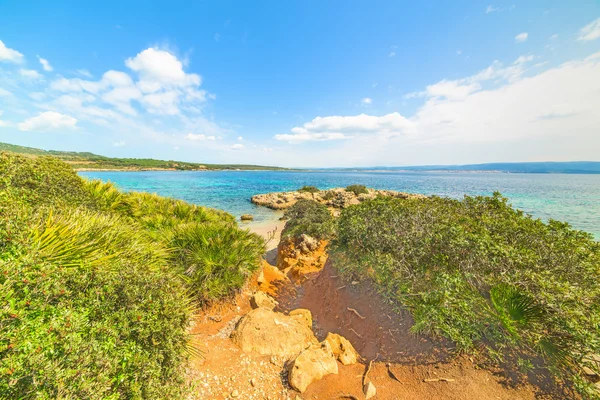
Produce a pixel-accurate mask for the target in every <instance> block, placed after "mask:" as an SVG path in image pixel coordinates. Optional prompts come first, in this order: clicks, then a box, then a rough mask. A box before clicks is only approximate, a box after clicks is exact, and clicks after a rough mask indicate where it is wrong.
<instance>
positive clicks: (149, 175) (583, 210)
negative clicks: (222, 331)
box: [80, 171, 600, 239]
mask: <svg viewBox="0 0 600 400" xmlns="http://www.w3.org/2000/svg"><path fill="white" fill-rule="evenodd" d="M80 175H81V176H84V177H86V178H92V179H95V178H97V179H102V180H103V181H111V182H113V183H115V184H116V185H117V186H118V187H120V188H122V189H124V190H136V191H146V192H156V193H158V194H160V195H163V196H169V197H174V198H178V199H182V200H186V201H188V202H191V203H196V204H200V205H204V206H208V207H214V208H219V209H222V210H225V211H228V212H230V213H232V214H234V215H236V216H240V215H241V214H246V213H248V214H253V215H254V216H255V220H257V221H264V220H267V219H271V218H273V217H274V216H276V215H277V214H276V213H275V212H273V211H271V210H268V209H266V208H264V207H257V206H255V205H253V204H252V203H250V197H251V196H252V195H254V194H258V193H267V192H279V191H288V190H295V189H298V188H300V187H302V186H304V185H312V186H317V187H319V188H321V189H329V188H334V187H345V186H348V185H351V184H362V185H366V186H368V187H373V188H377V189H391V190H399V191H404V192H411V193H422V194H426V195H431V194H436V195H440V196H450V197H455V198H460V197H462V196H463V195H464V194H469V195H489V194H491V193H492V192H494V191H499V192H501V193H502V194H503V195H504V196H506V197H508V198H509V199H510V200H511V202H512V204H513V205H514V206H515V207H517V208H519V209H521V210H523V211H526V212H528V213H530V214H532V215H534V216H536V217H539V218H542V219H544V220H547V219H548V218H554V219H558V220H561V221H567V222H569V223H570V224H571V225H573V226H574V227H575V228H578V229H582V230H585V231H588V232H591V233H593V234H594V235H595V237H596V238H597V239H598V238H600V175H558V174H554V175H551V174H504V173H449V172H440V173H436V172H333V171H318V172H275V171H260V172H258V171H256V172H255V171H205V172H179V171H177V172H171V171H160V172H154V171H152V172H81V173H80Z"/></svg>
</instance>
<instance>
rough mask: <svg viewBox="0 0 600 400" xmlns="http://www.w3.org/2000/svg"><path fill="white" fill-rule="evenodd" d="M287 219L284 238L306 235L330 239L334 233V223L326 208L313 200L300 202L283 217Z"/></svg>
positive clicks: (283, 233)
mask: <svg viewBox="0 0 600 400" xmlns="http://www.w3.org/2000/svg"><path fill="white" fill-rule="evenodd" d="M283 217H284V218H285V219H287V220H288V221H287V223H286V224H285V229H284V230H283V232H281V234H282V236H283V237H297V236H300V235H302V234H303V233H304V234H307V235H309V236H312V237H314V238H316V239H320V240H321V239H330V238H331V237H332V236H333V232H334V221H333V217H332V216H331V213H330V212H329V210H328V209H327V207H326V206H324V205H322V204H319V203H317V202H315V201H312V200H304V199H302V200H298V202H296V204H294V205H293V206H292V207H290V208H288V209H287V210H286V211H285V214H284V215H283Z"/></svg>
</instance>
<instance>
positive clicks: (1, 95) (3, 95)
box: [0, 88, 12, 97]
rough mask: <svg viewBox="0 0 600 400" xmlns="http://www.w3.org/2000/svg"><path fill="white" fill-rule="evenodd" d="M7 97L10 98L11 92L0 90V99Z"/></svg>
mask: <svg viewBox="0 0 600 400" xmlns="http://www.w3.org/2000/svg"><path fill="white" fill-rule="evenodd" d="M8 96H12V92H9V91H8V90H6V89H2V88H0V97H8Z"/></svg>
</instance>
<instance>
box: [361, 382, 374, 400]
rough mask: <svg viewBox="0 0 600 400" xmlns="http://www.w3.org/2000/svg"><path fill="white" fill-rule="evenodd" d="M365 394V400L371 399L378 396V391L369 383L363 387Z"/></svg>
mask: <svg viewBox="0 0 600 400" xmlns="http://www.w3.org/2000/svg"><path fill="white" fill-rule="evenodd" d="M363 393H364V394H365V399H370V398H371V397H374V396H375V395H376V394H377V389H376V388H375V385H373V383H372V382H371V381H369V382H367V383H366V384H365V386H364V387H363Z"/></svg>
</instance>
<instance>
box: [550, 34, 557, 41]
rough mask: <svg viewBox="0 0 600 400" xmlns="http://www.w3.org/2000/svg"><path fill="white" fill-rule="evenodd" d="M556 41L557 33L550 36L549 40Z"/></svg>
mask: <svg viewBox="0 0 600 400" xmlns="http://www.w3.org/2000/svg"><path fill="white" fill-rule="evenodd" d="M556 39H558V33H555V34H554V35H552V36H550V40H556Z"/></svg>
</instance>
